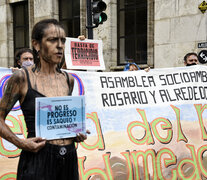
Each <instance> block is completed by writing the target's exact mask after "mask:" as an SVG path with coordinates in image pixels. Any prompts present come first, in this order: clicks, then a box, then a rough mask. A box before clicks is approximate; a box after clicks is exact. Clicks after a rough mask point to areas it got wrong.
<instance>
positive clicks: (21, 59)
mask: <svg viewBox="0 0 207 180" xmlns="http://www.w3.org/2000/svg"><path fill="white" fill-rule="evenodd" d="M15 62H16V64H17V67H18V68H22V67H26V68H27V67H29V66H32V65H33V64H34V55H33V51H32V50H31V49H29V48H22V49H19V50H17V52H16V53H15Z"/></svg>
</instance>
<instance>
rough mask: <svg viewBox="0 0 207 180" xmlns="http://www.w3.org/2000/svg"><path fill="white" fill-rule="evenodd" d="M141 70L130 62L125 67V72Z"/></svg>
mask: <svg viewBox="0 0 207 180" xmlns="http://www.w3.org/2000/svg"><path fill="white" fill-rule="evenodd" d="M138 70H140V68H139V66H138V65H137V64H136V63H134V62H129V63H127V64H126V66H125V67H124V71H138Z"/></svg>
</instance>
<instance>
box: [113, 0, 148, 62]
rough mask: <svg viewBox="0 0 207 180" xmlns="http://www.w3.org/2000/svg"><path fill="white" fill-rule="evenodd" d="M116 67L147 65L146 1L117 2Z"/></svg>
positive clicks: (125, 0) (129, 0)
mask: <svg viewBox="0 0 207 180" xmlns="http://www.w3.org/2000/svg"><path fill="white" fill-rule="evenodd" d="M117 8H118V9H117V19H118V21H117V22H118V24H117V27H118V28H117V30H118V36H117V37H118V39H117V40H118V51H117V53H118V65H124V64H126V63H127V62H128V61H133V62H136V63H137V64H147V19H148V18H147V0H138V1H137V0H119V1H117Z"/></svg>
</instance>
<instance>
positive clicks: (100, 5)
mask: <svg viewBox="0 0 207 180" xmlns="http://www.w3.org/2000/svg"><path fill="white" fill-rule="evenodd" d="M106 7H107V5H106V3H105V2H103V1H102V0H93V2H92V7H91V9H92V12H93V14H92V16H93V24H95V25H96V26H98V25H99V24H103V22H105V21H106V20H107V15H106V13H104V12H103V11H105V10H106Z"/></svg>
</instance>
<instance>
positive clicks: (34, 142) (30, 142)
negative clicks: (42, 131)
mask: <svg viewBox="0 0 207 180" xmlns="http://www.w3.org/2000/svg"><path fill="white" fill-rule="evenodd" d="M45 143H46V140H45V139H42V138H41V137H34V138H28V139H25V140H24V141H23V143H22V147H20V148H21V149H23V150H26V151H31V152H38V151H39V150H40V149H42V148H43V147H44V146H45Z"/></svg>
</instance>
